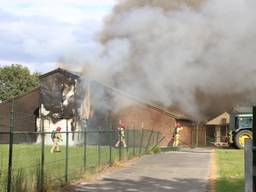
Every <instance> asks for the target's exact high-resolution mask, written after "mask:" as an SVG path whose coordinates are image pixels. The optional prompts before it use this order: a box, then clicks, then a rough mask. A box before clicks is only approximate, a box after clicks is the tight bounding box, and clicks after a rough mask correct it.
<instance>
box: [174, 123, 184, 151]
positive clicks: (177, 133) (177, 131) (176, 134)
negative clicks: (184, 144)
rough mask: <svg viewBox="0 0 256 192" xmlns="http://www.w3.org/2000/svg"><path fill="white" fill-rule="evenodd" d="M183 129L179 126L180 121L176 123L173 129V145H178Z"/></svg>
mask: <svg viewBox="0 0 256 192" xmlns="http://www.w3.org/2000/svg"><path fill="white" fill-rule="evenodd" d="M182 130H183V127H182V126H181V124H180V123H176V125H175V128H174V131H173V140H174V142H173V147H178V146H179V143H180V134H181V131H182Z"/></svg>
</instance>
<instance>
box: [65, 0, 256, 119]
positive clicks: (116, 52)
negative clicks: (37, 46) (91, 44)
mask: <svg viewBox="0 0 256 192" xmlns="http://www.w3.org/2000/svg"><path fill="white" fill-rule="evenodd" d="M255 10H256V1H255V0H183V1H181V0H121V1H118V2H117V5H116V6H115V7H114V9H113V12H112V13H111V15H109V16H108V17H107V18H106V22H105V25H104V27H103V29H102V31H101V32H100V34H97V45H98V46H96V47H95V49H94V50H83V53H82V54H77V55H76V56H72V57H71V56H69V57H68V56H67V57H66V58H65V59H66V60H65V61H64V63H67V64H69V65H70V64H72V65H79V66H80V67H81V66H82V67H83V69H84V71H86V72H88V73H89V74H90V76H91V77H92V78H95V79H98V80H101V81H104V82H106V83H108V84H111V85H112V86H115V87H117V88H119V89H121V90H123V91H126V92H127V93H129V94H131V95H133V96H136V97H138V98H141V99H143V100H145V101H150V102H155V103H157V104H159V105H161V106H164V107H165V108H176V109H179V110H181V111H182V112H184V113H185V114H187V115H189V116H191V117H193V118H195V119H200V120H202V119H205V118H208V117H210V116H212V115H217V114H218V113H220V112H224V111H229V110H231V109H232V107H233V106H237V105H249V104H252V103H255V101H256V63H255V61H256V12H255ZM74 58H76V59H74ZM88 73H86V74H87V75H88Z"/></svg>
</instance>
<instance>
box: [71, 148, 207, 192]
mask: <svg viewBox="0 0 256 192" xmlns="http://www.w3.org/2000/svg"><path fill="white" fill-rule="evenodd" d="M210 153H211V151H210V150H205V149H196V150H187V151H182V152H167V153H161V154H158V155H150V156H144V157H142V158H141V159H139V160H136V161H135V162H133V163H132V164H131V165H129V166H128V167H126V168H121V169H119V170H116V171H114V172H112V173H109V174H107V175H104V176H103V178H101V179H98V180H96V181H94V182H93V183H90V184H87V185H81V186H79V187H78V188H77V189H75V190H73V191H74V192H150V191H152V192H207V184H208V176H209V168H210V158H211V154H210Z"/></svg>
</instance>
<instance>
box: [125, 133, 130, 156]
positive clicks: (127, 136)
mask: <svg viewBox="0 0 256 192" xmlns="http://www.w3.org/2000/svg"><path fill="white" fill-rule="evenodd" d="M129 132H130V131H129V129H127V130H126V138H127V139H126V141H127V142H126V151H127V156H128V159H129Z"/></svg>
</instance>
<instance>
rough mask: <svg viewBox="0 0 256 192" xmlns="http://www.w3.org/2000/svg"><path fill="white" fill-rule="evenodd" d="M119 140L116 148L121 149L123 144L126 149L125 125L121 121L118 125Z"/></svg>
mask: <svg viewBox="0 0 256 192" xmlns="http://www.w3.org/2000/svg"><path fill="white" fill-rule="evenodd" d="M117 129H118V133H119V134H118V140H117V142H116V144H115V147H119V146H120V145H121V144H122V145H123V147H126V142H125V125H124V123H123V122H122V120H119V123H118V128H117Z"/></svg>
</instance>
